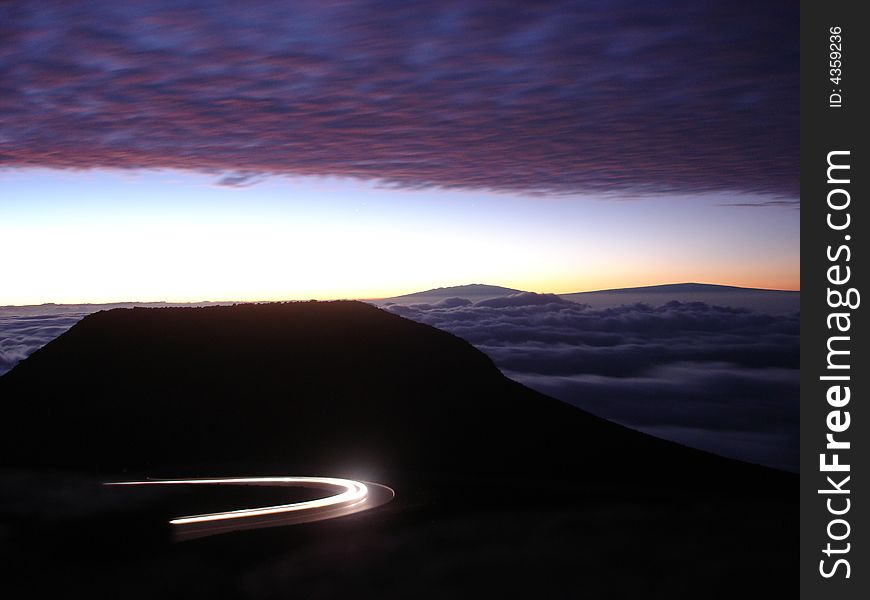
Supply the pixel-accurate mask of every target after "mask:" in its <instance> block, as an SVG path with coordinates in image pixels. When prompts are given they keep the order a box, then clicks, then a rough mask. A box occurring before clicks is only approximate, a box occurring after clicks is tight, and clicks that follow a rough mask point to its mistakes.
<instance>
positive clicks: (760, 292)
mask: <svg viewBox="0 0 870 600" xmlns="http://www.w3.org/2000/svg"><path fill="white" fill-rule="evenodd" d="M559 295H560V296H561V297H562V298H564V299H565V300H571V301H572V302H580V303H582V304H588V305H589V306H590V307H592V308H597V309H601V308H613V307H616V306H620V305H623V304H637V303H642V304H649V305H651V306H661V305H663V304H667V303H668V302H703V303H704V304H709V305H711V306H727V307H730V308H739V309H745V310H751V311H754V312H761V313H767V314H792V313H796V312H799V311H800V292H797V291H789V290H765V289H758V288H742V287H735V286H730V285H713V284H709V283H673V284H666V285H650V286H645V287H631V288H619V289H613V290H599V291H594V292H576V293H573V294H559Z"/></svg>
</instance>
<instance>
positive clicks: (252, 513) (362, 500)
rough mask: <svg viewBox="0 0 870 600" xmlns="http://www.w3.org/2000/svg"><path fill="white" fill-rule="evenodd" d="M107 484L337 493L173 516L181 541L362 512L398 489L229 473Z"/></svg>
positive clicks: (343, 481) (321, 479)
mask: <svg viewBox="0 0 870 600" xmlns="http://www.w3.org/2000/svg"><path fill="white" fill-rule="evenodd" d="M104 485H107V486H141V485H151V486H153V485H257V486H279V487H307V488H318V489H324V490H330V491H337V492H338V493H336V494H334V495H331V496H327V497H325V498H318V499H316V500H306V501H303V502H294V503H291V504H280V505H276V506H265V507H260V508H245V509H238V510H230V511H224V512H216V513H208V514H201V515H190V516H183V517H177V518H174V519H171V520H170V521H169V524H170V526H171V528H172V534H173V538H174V539H176V540H178V541H181V540H188V539H194V538H198V537H204V536H207V535H215V534H218V533H224V532H228V531H236V530H240V529H255V528H260V527H274V526H279V525H292V524H299V523H310V522H312V521H322V520H325V519H334V518H337V517H341V516H345V515H349V514H353V513H357V512H361V511H364V510H368V509H370V508H374V507H376V506H380V505H382V504H386V503H387V502H389V501H390V500H392V499H393V497H394V496H395V492H394V491H393V490H392V489H390V488H388V487H386V486H383V485H380V484H377V483H363V482H360V481H353V480H350V479H339V478H335V477H227V478H207V479H146V480H143V481H118V482H108V483H105V484H104Z"/></svg>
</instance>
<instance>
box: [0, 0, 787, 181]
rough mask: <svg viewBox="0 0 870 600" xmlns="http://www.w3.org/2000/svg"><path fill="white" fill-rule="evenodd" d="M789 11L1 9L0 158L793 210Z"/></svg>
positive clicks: (644, 7) (777, 6)
mask: <svg viewBox="0 0 870 600" xmlns="http://www.w3.org/2000/svg"><path fill="white" fill-rule="evenodd" d="M798 58H799V57H798V6H797V4H796V3H794V2H784V1H783V2H779V1H772V2H763V3H757V2H749V1H748V0H741V1H728V0H719V1H702V2H698V1H693V0H671V1H668V2H656V3H650V2H643V1H641V0H623V1H616V2H606V3H601V2H589V1H569V0H565V1H552V2H537V1H535V2H532V1H529V2H512V3H510V4H502V3H490V2H486V1H484V0H453V1H438V2H419V3H417V2H391V1H374V0H367V1H360V2H353V3H346V2H328V1H324V2H314V1H301V2H283V1H281V2H279V1H271V0H269V1H258V2H244V3H242V2H206V1H205V0H191V1H182V2H179V1H176V0H171V1H170V0H146V1H143V2H135V3H129V2H99V1H98V2H94V1H87V2H84V1H81V2H75V1H62V2H61V1H53V2H52V1H47V2H29V3H23V2H6V3H2V4H0V99H2V100H0V165H2V166H6V167H30V166H37V167H59V168H76V169H77V168H94V167H118V168H167V167H168V168H182V169H193V170H201V171H208V172H215V171H217V172H225V173H228V175H227V176H226V177H224V178H223V179H222V183H224V184H227V185H246V184H250V183H252V182H254V181H256V180H257V178H258V177H260V176H261V175H267V174H293V175H337V176H348V177H359V178H369V179H378V180H381V181H383V182H385V183H388V184H396V185H401V186H408V187H416V186H443V187H446V188H454V187H455V188H478V189H496V190H518V191H525V192H557V193H558V192H576V191H582V190H613V189H619V188H623V189H632V190H635V191H639V192H643V191H708V190H734V191H749V192H759V193H764V194H768V195H771V194H772V195H773V196H775V197H789V198H795V197H796V196H797V189H798V114H799V113H798V65H799V60H798Z"/></svg>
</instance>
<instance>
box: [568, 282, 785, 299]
mask: <svg viewBox="0 0 870 600" xmlns="http://www.w3.org/2000/svg"><path fill="white" fill-rule="evenodd" d="M638 292H645V293H650V294H655V293H664V294H670V293H674V294H698V293H709V292H738V293H739V292H745V293H751V292H780V293H792V294H795V293H797V292H790V291H788V290H769V289H764V288H747V287H738V286H734V285H719V284H716V283H693V282H689V283H665V284H661V285H644V286H640V287H628V288H614V289H608V290H595V291H594V292H576V293H578V294H584V293H585V294H604V293H609V294H633V293H638ZM564 295H566V296H567V295H570V294H564Z"/></svg>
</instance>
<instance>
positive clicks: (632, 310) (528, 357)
mask: <svg viewBox="0 0 870 600" xmlns="http://www.w3.org/2000/svg"><path fill="white" fill-rule="evenodd" d="M388 310H391V311H393V312H395V313H397V314H400V315H402V316H404V317H407V318H411V319H414V320H416V321H421V322H423V323H427V324H429V325H433V326H435V327H439V328H441V329H445V330H447V331H450V332H452V333H454V334H456V335H458V336H460V337H462V338H465V339H466V340H468V341H470V342H471V343H473V344H474V345H475V346H477V347H478V348H479V349H481V350H483V351H484V352H486V353H487V354H488V355H489V356H490V357H491V358H492V359H493V360H494V361H495V363H496V364H497V365H498V366H499V368H501V369H502V371H504V372H505V374H507V375H508V376H509V377H511V378H513V379H516V380H518V381H520V382H522V383H524V384H526V385H528V386H530V387H532V388H534V389H537V390H539V391H541V392H543V393H546V394H549V395H551V396H554V397H556V398H560V399H562V400H565V401H567V402H570V403H572V404H576V405H577V406H580V407H582V408H584V409H586V410H588V411H590V412H592V413H594V414H597V415H600V416H603V417H606V418H608V419H611V420H614V421H617V422H619V423H622V424H625V425H628V426H630V427H633V428H635V429H640V430H642V431H646V432H648V433H651V434H654V435H658V436H660V437H665V438H668V439H672V440H675V441H679V442H682V443H685V444H688V445H692V446H695V447H699V448H702V449H706V450H710V451H713V452H717V453H719V454H724V455H727V456H731V457H734V458H739V459H742V460H748V461H752V462H760V463H764V464H768V465H773V466H777V467H780V468H786V469H791V470H797V467H798V429H799V428H798V415H799V411H798V399H799V372H798V368H799V362H800V344H799V333H800V330H799V318H798V315H797V314H792V315H776V316H774V315H765V314H757V313H752V312H749V311H746V310H740V309H733V308H727V307H715V306H709V305H707V304H702V303H698V302H693V303H679V302H669V303H667V304H664V305H662V306H657V307H652V306H648V305H643V304H636V305H626V306H621V307H618V308H610V309H604V310H593V309H590V308H588V307H587V306H585V305H582V304H577V303H574V302H570V301H567V300H563V299H561V298H559V297H558V296H554V295H548V294H531V293H523V294H518V295H514V296H509V297H505V298H496V299H493V300H485V301H481V302H477V303H474V304H473V303H471V302H470V301H468V300H462V299H449V300H445V301H444V302H441V303H438V304H417V305H411V306H400V305H393V306H390V307H389V308H388Z"/></svg>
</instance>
